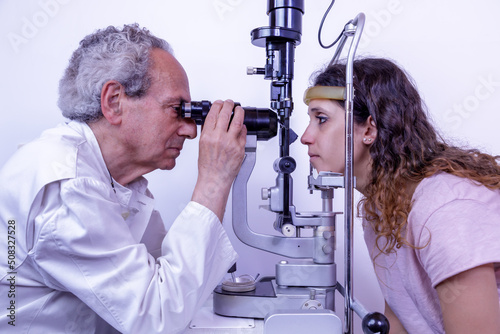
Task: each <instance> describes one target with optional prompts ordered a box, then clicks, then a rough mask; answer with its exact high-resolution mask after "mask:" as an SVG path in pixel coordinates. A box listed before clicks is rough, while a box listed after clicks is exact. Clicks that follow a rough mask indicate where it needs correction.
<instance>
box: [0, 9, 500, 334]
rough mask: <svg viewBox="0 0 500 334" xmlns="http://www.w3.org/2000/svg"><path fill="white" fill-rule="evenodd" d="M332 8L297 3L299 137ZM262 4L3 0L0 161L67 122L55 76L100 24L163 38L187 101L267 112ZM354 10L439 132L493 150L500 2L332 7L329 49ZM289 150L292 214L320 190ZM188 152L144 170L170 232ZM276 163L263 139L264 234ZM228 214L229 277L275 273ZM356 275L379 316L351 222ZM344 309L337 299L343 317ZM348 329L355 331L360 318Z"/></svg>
mask: <svg viewBox="0 0 500 334" xmlns="http://www.w3.org/2000/svg"><path fill="white" fill-rule="evenodd" d="M329 3H330V0H305V11H306V13H305V15H304V18H303V35H302V43H301V44H300V45H299V46H298V47H297V50H296V61H295V74H296V76H295V81H294V100H295V106H296V107H295V111H294V115H293V117H292V127H293V129H294V130H295V132H297V133H298V134H299V135H300V134H302V133H303V131H304V129H305V127H306V126H307V122H308V118H307V115H306V111H307V108H306V106H305V105H304V104H303V103H302V102H301V98H302V94H303V91H304V90H305V89H306V88H307V87H308V84H309V76H310V75H311V73H312V72H314V71H315V70H317V69H319V68H320V67H321V66H323V65H324V64H325V63H327V62H328V61H329V59H330V58H331V56H332V54H333V50H323V49H321V48H320V46H319V44H318V41H317V31H318V27H319V22H320V20H321V18H322V16H323V13H324V11H325V10H326V8H327V7H328V5H329ZM266 8H267V0H191V1H174V0H145V1H137V0H110V1H100V0H99V1H98V0H86V1H84V0H24V1H18V0H0V73H1V77H2V80H1V81H0V96H1V102H0V105H1V109H0V110H1V116H2V117H1V119H0V166H1V165H3V164H4V163H5V161H6V160H7V159H8V158H9V156H11V155H12V153H13V152H14V151H15V150H16V148H17V146H18V145H19V144H22V143H25V142H27V141H30V140H31V139H33V138H35V137H37V136H38V135H39V134H40V132H41V131H43V130H44V129H46V128H48V127H52V126H54V125H55V124H57V123H60V122H63V121H64V119H63V118H62V116H61V115H60V112H59V110H58V108H57V105H56V102H57V87H58V81H59V79H60V77H61V75H62V73H63V71H64V69H65V67H66V65H67V63H68V60H69V57H70V55H71V53H72V52H73V50H74V49H75V48H76V47H77V46H78V43H79V41H80V40H81V39H82V38H83V37H84V36H85V35H87V34H89V33H91V32H93V31H94V30H96V29H98V28H103V27H107V26H108V25H123V24H125V23H133V22H137V23H139V24H140V25H141V26H144V27H147V28H148V29H150V30H151V31H152V32H153V33H154V34H155V35H157V36H159V37H162V38H164V39H166V40H167V41H168V42H169V43H170V44H171V45H172V46H173V48H174V51H175V55H176V56H177V58H178V59H179V61H180V62H181V63H182V64H183V66H184V68H185V69H186V71H187V73H188V76H189V78H190V88H191V96H192V98H193V100H201V99H207V100H215V99H226V98H231V99H233V100H235V101H239V102H241V104H242V105H252V106H257V107H268V106H269V82H268V81H265V80H264V79H263V78H262V77H261V76H253V77H251V76H250V77H249V76H247V75H246V67H247V66H249V65H251V66H263V65H264V62H265V53H264V49H262V48H258V47H255V46H253V45H252V44H251V42H250V31H251V30H252V29H254V28H257V27H261V26H265V25H267V24H268V17H267V15H266ZM359 12H364V13H365V14H366V18H367V21H366V26H365V33H364V36H363V38H362V41H361V45H360V48H359V50H358V54H359V55H374V56H383V57H389V58H391V59H394V60H396V61H397V62H398V63H399V64H401V65H402V66H403V67H404V68H406V70H407V71H408V72H409V73H410V74H411V75H412V76H413V78H414V79H415V81H416V82H417V85H418V87H419V89H420V91H421V93H422V95H423V97H424V99H425V101H426V103H427V106H428V108H429V110H430V113H431V115H432V117H433V119H434V121H435V123H436V125H437V126H438V127H439V128H440V129H441V130H442V132H443V134H444V135H445V136H446V137H448V138H452V139H453V140H456V141H458V142H459V143H463V144H465V145H470V146H475V147H479V148H482V149H484V150H485V151H487V152H489V153H492V154H500V144H499V140H498V138H499V135H498V128H497V127H498V122H499V121H500V113H499V106H500V67H499V65H498V61H499V59H500V35H499V32H500V21H499V20H498V17H497V15H498V13H500V1H498V0H476V1H464V0H455V1H451V0H444V1H435V0H421V1H409V0H351V1H347V0H337V3H336V4H335V5H334V7H333V9H332V12H331V13H330V15H329V17H328V19H327V21H326V24H325V29H324V32H323V38H324V40H325V42H326V43H328V42H330V41H332V40H333V39H334V38H335V37H336V36H337V35H338V34H339V32H340V30H341V28H342V27H343V26H344V24H345V23H346V22H347V21H348V20H349V19H351V18H353V17H354V16H355V15H356V14H357V13H359ZM291 153H292V156H294V157H295V159H296V160H297V162H298V168H297V170H296V172H295V173H294V174H293V177H294V182H295V183H294V203H295V205H296V206H297V210H298V211H299V212H300V211H311V210H319V209H320V208H321V206H320V200H319V197H318V195H309V193H308V191H307V190H306V176H307V174H308V169H309V165H308V161H307V149H306V148H305V147H303V146H302V145H301V144H300V143H299V142H298V141H297V142H296V143H295V144H294V145H292V148H291ZM196 156H197V139H195V140H193V141H190V142H187V143H186V145H185V148H184V150H183V153H182V154H181V156H180V158H179V159H178V161H177V167H176V168H175V169H174V170H173V171H155V172H153V173H151V174H149V175H147V178H148V179H149V180H150V186H151V190H152V192H153V193H154V194H155V197H156V199H157V206H158V209H159V210H160V211H161V213H162V216H163V218H164V220H165V222H166V224H167V225H170V224H171V223H172V222H173V220H174V219H175V217H176V216H177V214H178V213H179V212H180V211H181V209H182V208H183V207H184V206H185V204H186V203H187V202H188V201H189V200H190V197H191V192H192V189H193V186H194V183H195V181H196V161H197V160H196ZM277 156H278V141H277V139H276V138H275V139H272V140H270V141H269V142H265V143H259V146H258V155H257V166H256V169H255V170H254V173H253V174H252V177H251V179H250V182H249V195H248V196H249V201H248V206H249V221H250V224H251V226H252V228H253V229H254V230H255V231H257V232H260V233H272V234H274V233H275V232H274V230H273V229H272V222H273V219H274V215H273V214H269V213H267V212H265V211H263V210H259V209H258V207H259V205H263V204H267V203H265V202H264V201H262V200H261V199H260V189H261V188H262V187H269V186H272V185H274V178H275V173H274V172H273V171H272V163H273V161H274V159H275V158H276V157H277ZM0 186H1V185H0ZM335 202H336V205H337V206H338V209H339V210H340V209H341V208H342V194H337V195H336V201H335ZM230 207H231V199H230V200H229V203H228V210H227V213H226V217H225V219H224V225H225V226H226V228H227V230H228V232H229V234H230V237H231V239H232V241H233V243H234V245H235V248H236V249H237V250H238V252H239V253H240V260H239V263H238V272H237V273H238V274H244V273H248V274H252V275H255V274H257V273H260V274H261V275H273V273H274V265H275V263H276V262H277V261H278V260H280V259H281V257H279V256H275V255H272V254H269V253H266V252H263V251H260V250H256V249H252V248H250V247H248V246H246V245H244V244H242V243H241V242H240V241H239V240H237V238H236V237H235V236H234V233H233V231H232V228H231V210H230ZM340 218H341V217H340ZM337 229H338V233H337V238H338V241H337V265H338V276H339V277H338V279H339V280H340V281H342V280H343V278H342V277H343V264H342V258H343V251H342V249H343V232H342V219H339V223H338V225H337ZM110 233H112V231H110ZM354 273H355V280H354V291H355V294H356V296H357V298H358V299H359V300H360V301H361V302H362V303H364V305H365V306H366V307H367V308H368V309H369V310H376V311H383V300H382V297H381V295H380V290H379V288H378V285H377V283H376V277H375V275H374V273H373V269H372V267H371V264H370V262H369V259H368V256H367V252H366V249H365V246H364V243H363V238H362V230H361V227H360V226H359V222H358V221H357V222H356V230H355V269H354ZM342 303H343V300H342V298H337V307H338V310H339V315H340V316H341V317H342V314H343V312H342V311H341V308H342ZM356 332H359V333H360V332H361V331H360V328H359V321H358V322H357V324H356Z"/></svg>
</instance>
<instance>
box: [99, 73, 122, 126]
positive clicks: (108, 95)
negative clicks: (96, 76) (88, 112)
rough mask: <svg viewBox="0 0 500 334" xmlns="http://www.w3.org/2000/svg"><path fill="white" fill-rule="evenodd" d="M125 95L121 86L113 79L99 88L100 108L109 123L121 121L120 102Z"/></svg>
mask: <svg viewBox="0 0 500 334" xmlns="http://www.w3.org/2000/svg"><path fill="white" fill-rule="evenodd" d="M124 96H125V90H124V88H123V86H122V85H121V84H120V83H119V82H118V81H115V80H110V81H107V82H106V83H105V84H104V85H103V87H102V90H101V110H102V114H103V116H104V117H105V118H106V119H107V120H108V122H109V123H110V124H113V125H117V124H120V123H121V118H122V110H121V102H122V99H123V98H124Z"/></svg>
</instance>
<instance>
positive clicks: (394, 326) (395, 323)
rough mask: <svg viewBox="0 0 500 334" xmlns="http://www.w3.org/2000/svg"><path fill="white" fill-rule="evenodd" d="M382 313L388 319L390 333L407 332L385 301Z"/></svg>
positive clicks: (403, 333) (406, 333)
mask: <svg viewBox="0 0 500 334" xmlns="http://www.w3.org/2000/svg"><path fill="white" fill-rule="evenodd" d="M384 314H385V316H386V317H387V320H389V325H390V331H389V333H390V334H408V332H407V331H406V329H405V328H404V327H403V324H402V323H401V321H399V319H398V317H397V316H396V315H395V314H394V312H393V311H392V309H391V308H390V307H389V305H388V304H387V302H385V311H384Z"/></svg>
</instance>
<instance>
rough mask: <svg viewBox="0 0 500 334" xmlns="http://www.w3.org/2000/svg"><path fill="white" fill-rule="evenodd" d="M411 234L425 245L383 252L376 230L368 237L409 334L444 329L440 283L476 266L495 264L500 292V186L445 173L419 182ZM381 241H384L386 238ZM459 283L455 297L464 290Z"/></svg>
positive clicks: (386, 291)
mask: <svg viewBox="0 0 500 334" xmlns="http://www.w3.org/2000/svg"><path fill="white" fill-rule="evenodd" d="M413 200H414V204H413V208H412V210H411V212H410V215H409V218H408V226H407V231H408V233H407V238H408V240H409V242H410V243H411V244H413V245H416V246H425V247H424V248H422V249H413V248H410V247H407V246H403V247H401V248H400V249H398V250H397V253H396V252H392V253H390V254H388V255H386V254H380V255H379V256H377V255H378V254H379V251H378V249H377V248H376V247H375V233H374V231H373V229H372V228H371V227H370V225H369V224H368V223H367V222H366V221H363V224H364V226H365V232H364V235H365V241H366V245H367V247H368V251H369V252H370V256H371V258H372V259H374V258H375V259H374V267H375V271H376V274H377V277H378V279H379V284H380V288H381V290H382V294H383V295H384V298H385V300H386V302H387V303H388V304H389V306H390V307H391V309H392V310H393V311H394V313H395V314H396V315H397V317H398V318H399V320H400V321H401V322H402V324H403V326H404V327H405V329H406V330H407V331H408V332H409V333H444V327H443V317H442V314H441V307H440V304H439V299H438V295H437V293H436V290H435V287H436V285H438V284H439V283H440V282H442V281H444V280H445V279H447V278H450V277H452V276H454V275H456V274H458V273H461V272H463V271H466V270H468V269H472V268H474V267H477V266H480V265H483V264H487V263H495V273H496V278H497V287H498V289H499V290H498V291H499V295H500V191H499V190H494V191H492V190H489V189H487V188H486V187H483V186H478V185H476V184H474V183H473V182H471V181H470V180H467V179H464V178H459V177H456V176H453V175H450V174H445V173H440V174H436V175H434V176H431V177H429V178H426V179H424V180H422V182H420V184H419V185H418V187H417V189H416V190H415V193H414V194H413ZM379 244H380V245H383V244H384V240H383V239H382V238H381V240H379ZM461 289H463V287H461V286H460V285H459V284H457V285H456V286H455V287H454V290H453V291H450V298H452V297H453V295H458V294H460V293H461Z"/></svg>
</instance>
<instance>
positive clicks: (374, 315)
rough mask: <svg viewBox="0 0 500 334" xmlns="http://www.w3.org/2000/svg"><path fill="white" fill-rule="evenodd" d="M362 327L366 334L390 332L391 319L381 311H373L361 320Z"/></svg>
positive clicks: (385, 333)
mask: <svg viewBox="0 0 500 334" xmlns="http://www.w3.org/2000/svg"><path fill="white" fill-rule="evenodd" d="M361 327H362V328H363V333H365V334H373V333H380V334H388V333H389V329H390V328H391V326H390V324H389V320H387V318H386V317H385V315H383V314H381V313H379V312H371V313H368V314H367V315H365V316H364V317H363V321H362V322H361Z"/></svg>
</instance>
